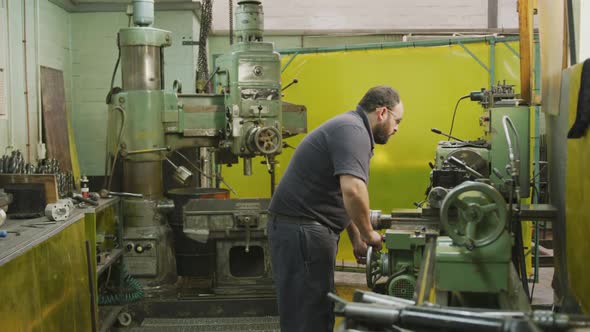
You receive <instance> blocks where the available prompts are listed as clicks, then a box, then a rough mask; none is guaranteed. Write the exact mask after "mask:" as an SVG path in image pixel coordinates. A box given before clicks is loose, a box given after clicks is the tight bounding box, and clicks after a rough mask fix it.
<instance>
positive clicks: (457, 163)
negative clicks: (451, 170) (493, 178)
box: [447, 157, 485, 179]
mask: <svg viewBox="0 0 590 332" xmlns="http://www.w3.org/2000/svg"><path fill="white" fill-rule="evenodd" d="M447 160H448V161H449V162H451V163H453V164H455V166H459V167H463V168H464V169H465V170H467V171H468V172H469V173H471V174H472V175H474V176H475V177H476V178H479V179H481V178H484V177H485V176H483V174H481V173H480V172H478V171H476V170H474V169H473V168H471V167H469V166H467V164H466V163H465V162H464V161H463V160H461V159H459V158H457V157H450V158H449V159H447Z"/></svg>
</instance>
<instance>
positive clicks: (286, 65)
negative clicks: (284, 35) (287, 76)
mask: <svg viewBox="0 0 590 332" xmlns="http://www.w3.org/2000/svg"><path fill="white" fill-rule="evenodd" d="M297 55H299V52H295V53H293V55H291V58H289V61H287V63H285V65H283V68H281V73H283V72H284V71H285V69H287V67H289V65H290V64H291V62H293V60H295V57H296V56H297Z"/></svg>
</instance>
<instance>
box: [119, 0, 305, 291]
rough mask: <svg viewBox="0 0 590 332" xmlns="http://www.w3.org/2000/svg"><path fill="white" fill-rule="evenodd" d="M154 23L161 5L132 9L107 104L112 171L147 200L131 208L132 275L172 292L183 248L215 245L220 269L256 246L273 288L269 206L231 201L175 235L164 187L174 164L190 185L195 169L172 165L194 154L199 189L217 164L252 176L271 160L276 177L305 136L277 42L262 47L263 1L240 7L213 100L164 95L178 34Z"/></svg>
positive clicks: (127, 236)
mask: <svg viewBox="0 0 590 332" xmlns="http://www.w3.org/2000/svg"><path fill="white" fill-rule="evenodd" d="M153 16H154V12H153V1H145V0H142V1H139V0H134V1H133V22H134V25H135V26H133V27H129V28H124V29H121V30H120V31H119V33H118V38H117V44H118V48H119V59H120V63H121V77H122V87H121V88H113V87H111V91H110V93H109V96H108V98H107V99H108V100H107V102H108V105H109V125H108V137H109V144H108V151H109V156H108V157H109V159H110V161H111V164H112V165H114V164H116V163H117V161H119V163H120V164H122V188H123V190H124V191H126V192H133V193H140V194H143V198H132V197H131V198H124V199H123V223H124V227H123V242H124V246H125V250H126V255H125V262H126V264H127V266H128V269H129V272H130V273H131V274H132V275H134V276H136V277H139V278H140V280H141V281H142V282H143V284H144V285H145V286H146V287H150V286H160V285H164V284H171V283H174V282H175V281H176V277H177V275H178V271H177V266H176V265H177V264H176V261H177V257H176V255H175V251H176V250H175V249H176V248H175V243H179V242H182V241H189V242H190V241H194V242H195V243H198V242H201V243H207V242H210V241H216V242H217V245H214V246H212V247H208V248H217V249H212V250H214V252H213V253H205V255H207V254H213V255H217V256H218V257H217V259H216V260H217V261H224V262H225V261H227V260H228V257H226V256H227V255H229V254H230V252H234V251H235V250H233V251H232V248H233V247H234V245H235V246H239V248H242V249H243V250H245V251H246V252H250V253H251V252H255V251H256V250H250V249H252V248H251V244H252V245H254V244H256V243H257V244H258V245H259V246H260V247H261V248H262V253H261V254H260V256H259V257H258V258H259V259H258V261H256V259H254V260H253V261H252V264H258V265H261V266H262V268H261V269H259V271H261V272H260V273H258V274H257V275H255V276H254V277H261V276H264V277H266V278H267V280H268V285H270V284H271V281H270V271H269V267H268V266H269V264H267V263H268V255H267V249H265V248H267V245H266V240H265V236H264V234H265V227H266V212H265V209H264V207H265V206H266V205H267V203H268V200H267V199H257V200H248V201H246V202H245V203H244V202H240V200H238V199H236V200H233V199H232V200H227V201H228V202H229V203H228V202H226V203H224V204H223V206H222V207H218V208H215V207H212V206H214V205H215V203H214V202H211V204H205V205H204V206H203V204H197V206H198V209H200V210H197V211H195V210H193V211H187V209H185V210H184V212H185V213H188V214H191V213H192V214H196V215H199V216H200V217H201V219H203V218H204V219H203V220H205V221H204V223H199V222H196V223H192V224H191V223H190V220H191V218H188V219H189V224H188V226H187V225H186V224H185V227H184V229H181V232H180V233H179V234H177V233H173V232H172V230H171V227H170V224H173V223H176V224H180V225H182V223H183V220H176V221H173V220H169V219H170V218H169V217H168V215H167V213H166V211H169V210H170V209H171V204H170V201H167V199H166V196H167V194H165V192H164V180H163V179H164V175H163V174H164V173H163V170H164V169H165V168H164V167H163V164H164V163H165V162H170V164H172V168H173V172H174V178H175V179H177V180H179V181H180V182H189V181H190V179H191V176H192V174H191V172H190V171H189V170H188V168H187V167H189V165H186V167H185V166H180V165H176V164H174V163H173V162H172V161H170V159H169V158H168V157H169V156H170V155H171V154H172V153H173V152H176V151H178V150H179V149H181V148H184V149H187V148H190V149H193V150H194V151H197V152H198V153H200V154H201V159H203V160H208V161H209V162H208V163H207V164H203V163H201V164H199V165H198V166H196V165H193V166H196V167H192V168H193V169H194V170H196V169H198V168H200V172H201V173H204V174H203V175H206V176H201V178H202V180H201V181H199V182H200V183H198V186H199V187H201V188H203V187H212V186H214V185H215V183H214V182H215V181H214V180H215V179H219V177H217V178H216V176H215V174H217V172H216V170H215V169H216V167H215V164H234V163H237V162H238V159H239V158H242V160H243V165H244V175H250V174H251V173H252V158H254V157H257V156H260V157H262V158H264V161H265V162H266V164H267V165H268V168H269V172H270V173H272V174H271V177H272V176H273V175H274V169H273V167H274V164H275V162H274V157H275V156H276V155H277V154H279V153H281V149H282V146H283V139H284V138H286V137H289V136H293V135H296V134H298V133H304V132H306V127H307V124H306V110H305V107H303V106H300V105H294V104H289V103H286V102H283V101H282V100H281V81H280V55H279V54H278V53H277V52H275V51H274V46H273V44H272V43H266V42H263V37H262V33H263V12H262V6H261V4H260V2H259V1H239V2H238V8H237V11H236V15H235V22H236V27H235V37H236V39H237V42H236V43H234V44H233V45H232V46H231V50H230V51H229V52H228V53H226V54H224V55H223V56H221V57H219V58H218V59H217V62H216V64H215V66H214V68H215V69H214V70H213V71H212V75H211V78H210V79H209V82H212V83H213V86H214V87H215V89H213V90H215V91H214V92H215V93H199V94H181V93H180V89H178V88H177V86H176V85H175V86H174V87H173V88H174V90H175V91H172V90H166V89H165V87H164V48H165V47H167V46H170V45H171V44H172V34H171V32H169V31H164V30H160V29H156V28H154V27H152V26H151V25H152V24H153ZM209 82H207V84H208V83H209ZM203 157H205V158H203ZM189 162H190V161H189ZM195 164H198V162H196V160H195ZM211 179H213V181H210V180H211ZM272 182H274V181H272ZM273 184H274V183H273ZM253 201H254V202H253ZM177 204H178V203H177ZM175 209H177V210H179V211H180V213H179V215H176V217H177V218H178V219H185V218H184V217H183V214H182V213H183V210H182V206H176V207H175ZM216 209H221V210H216ZM201 212H202V213H201ZM208 215H212V216H214V218H213V221H211V222H208V221H207V216H208ZM195 218H197V219H199V217H195ZM193 219H194V218H193ZM179 237H182V239H180V238H179ZM191 250H193V249H191ZM194 250H199V247H195V249H194ZM256 252H260V250H259V251H256ZM220 256H221V257H220ZM242 258H243V257H242ZM230 263H231V262H230ZM191 265H193V266H195V265H199V263H198V262H192V264H191ZM207 268H208V267H207V266H202V269H207ZM221 268H222V267H219V269H221ZM213 269H215V267H213ZM234 272H235V271H234ZM228 273H229V272H227V271H226V270H216V271H213V272H212V273H211V275H215V276H216V277H217V278H218V279H219V280H235V278H234V279H231V278H229V277H228V278H225V279H223V278H224V276H225V277H227V274H228ZM234 274H236V273H234ZM237 274H238V275H240V273H237ZM244 275H246V276H248V277H251V275H249V274H247V273H246V274H244Z"/></svg>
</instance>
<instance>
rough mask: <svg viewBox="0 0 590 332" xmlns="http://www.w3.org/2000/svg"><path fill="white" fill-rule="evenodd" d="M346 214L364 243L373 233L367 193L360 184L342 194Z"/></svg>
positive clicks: (362, 184)
mask: <svg viewBox="0 0 590 332" xmlns="http://www.w3.org/2000/svg"><path fill="white" fill-rule="evenodd" d="M342 196H343V199H344V207H345V208H346V212H347V214H348V216H349V217H350V219H351V220H352V222H353V223H354V225H355V226H356V228H357V229H358V232H359V233H360V236H361V239H362V240H364V241H366V240H367V239H368V238H369V234H370V233H371V232H372V231H373V227H372V226H371V221H370V217H369V213H370V212H369V192H368V191H367V187H366V186H365V185H364V183H363V182H361V185H356V186H355V188H354V190H348V191H345V192H343V193H342Z"/></svg>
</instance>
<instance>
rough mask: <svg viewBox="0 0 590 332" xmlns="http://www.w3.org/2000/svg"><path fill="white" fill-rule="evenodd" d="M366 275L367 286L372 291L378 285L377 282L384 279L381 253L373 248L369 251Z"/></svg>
mask: <svg viewBox="0 0 590 332" xmlns="http://www.w3.org/2000/svg"><path fill="white" fill-rule="evenodd" d="M365 273H366V276H367V286H368V287H369V288H371V289H373V288H374V287H375V285H376V284H377V281H379V279H381V277H383V272H382V269H381V252H380V251H375V250H374V249H373V247H371V246H369V249H367V265H366V267H365Z"/></svg>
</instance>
